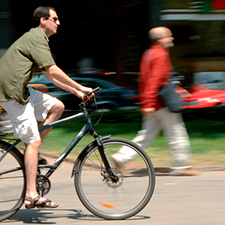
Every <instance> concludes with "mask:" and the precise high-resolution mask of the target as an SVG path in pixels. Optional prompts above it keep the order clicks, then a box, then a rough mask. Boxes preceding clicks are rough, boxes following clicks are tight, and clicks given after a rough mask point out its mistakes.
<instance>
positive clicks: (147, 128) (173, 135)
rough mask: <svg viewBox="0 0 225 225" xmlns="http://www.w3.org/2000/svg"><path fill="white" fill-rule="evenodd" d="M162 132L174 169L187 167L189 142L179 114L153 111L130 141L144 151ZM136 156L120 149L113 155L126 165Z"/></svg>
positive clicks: (144, 119)
mask: <svg viewBox="0 0 225 225" xmlns="http://www.w3.org/2000/svg"><path fill="white" fill-rule="evenodd" d="M161 131H163V133H164V136H165V137H166V140H167V144H168V148H169V149H170V151H171V155H172V156H173V160H174V166H175V167H187V166H188V165H189V159H190V155H191V150H190V140H189V136H188V134H187V131H186V127H185V124H184V122H183V118H182V116H181V114H180V113H173V112H171V111H170V110H169V109H168V108H167V107H165V108H162V109H160V110H157V111H155V112H154V113H153V114H152V115H151V116H149V117H145V118H143V122H142V130H140V131H139V132H138V134H137V136H136V137H135V138H134V139H133V140H132V141H133V142H135V143H137V144H138V145H139V146H140V147H142V148H143V149H145V148H146V147H147V146H148V145H150V144H151V143H152V142H153V141H154V140H155V139H156V138H157V137H158V135H159V134H160V132H161ZM135 156H136V154H134V151H128V149H126V147H123V148H121V149H120V150H119V151H118V153H116V154H115V155H114V157H115V158H117V159H119V161H120V162H121V163H126V162H128V161H129V160H131V159H132V158H134V157H135Z"/></svg>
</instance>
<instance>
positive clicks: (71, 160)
mask: <svg viewBox="0 0 225 225" xmlns="http://www.w3.org/2000/svg"><path fill="white" fill-rule="evenodd" d="M40 154H41V155H42V156H43V157H50V158H52V159H57V158H58V157H59V155H57V154H54V153H50V152H42V151H41V152H40ZM65 161H66V162H69V163H75V161H76V157H73V158H70V157H67V158H66V159H65ZM193 168H195V169H197V170H199V171H202V172H213V171H225V166H194V167H193ZM155 172H156V173H170V167H155Z"/></svg>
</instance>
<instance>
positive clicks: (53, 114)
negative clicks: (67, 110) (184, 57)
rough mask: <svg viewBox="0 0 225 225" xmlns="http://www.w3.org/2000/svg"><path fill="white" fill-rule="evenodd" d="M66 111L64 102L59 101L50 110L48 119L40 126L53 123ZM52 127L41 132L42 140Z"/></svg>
mask: <svg viewBox="0 0 225 225" xmlns="http://www.w3.org/2000/svg"><path fill="white" fill-rule="evenodd" d="M63 111H64V105H63V103H62V102H60V101H58V102H57V103H56V104H55V105H54V106H53V107H52V108H51V109H50V111H49V113H48V115H47V117H46V119H45V121H44V122H42V123H40V126H43V125H46V124H48V123H52V122H54V121H56V120H58V119H59V118H60V117H61V115H62V113H63ZM51 129H52V127H50V128H48V129H45V130H42V131H41V132H40V136H41V140H42V141H43V140H44V138H45V137H46V136H47V135H48V133H49V132H50V130H51Z"/></svg>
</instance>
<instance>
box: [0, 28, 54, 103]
mask: <svg viewBox="0 0 225 225" xmlns="http://www.w3.org/2000/svg"><path fill="white" fill-rule="evenodd" d="M48 42H49V40H48V37H47V36H46V34H45V33H44V32H43V31H42V30H41V29H40V28H39V27H36V28H32V29H31V30H30V31H29V32H27V33H25V34H24V35H23V36H22V37H20V38H19V39H18V40H17V41H16V42H14V43H13V44H12V45H11V46H10V47H9V49H8V50H7V52H6V53H5V54H4V55H3V56H2V58H1V59H0V101H7V100H9V99H15V100H16V101H17V102H19V103H20V104H23V105H25V104H26V103H27V102H28V101H29V98H30V93H29V91H28V88H27V85H28V83H29V81H30V79H31V77H32V75H33V73H34V72H36V71H37V70H43V69H44V67H46V66H51V65H55V61H54V59H53V57H52V54H51V50H50V48H49V44H48Z"/></svg>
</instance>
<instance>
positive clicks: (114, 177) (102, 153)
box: [93, 132, 119, 183]
mask: <svg viewBox="0 0 225 225" xmlns="http://www.w3.org/2000/svg"><path fill="white" fill-rule="evenodd" d="M93 137H94V138H95V140H96V142H97V145H98V151H99V153H100V156H101V159H102V162H103V164H104V166H105V170H106V171H107V174H108V175H109V178H110V179H111V180H112V182H114V183H116V182H117V181H119V177H118V176H117V175H115V174H114V173H113V170H112V168H111V166H110V164H109V160H108V159H107V157H106V154H105V150H104V145H103V142H102V139H101V137H100V136H99V135H98V134H97V133H95V132H94V134H93ZM102 175H103V176H104V178H105V179H108V177H106V176H105V173H102Z"/></svg>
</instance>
